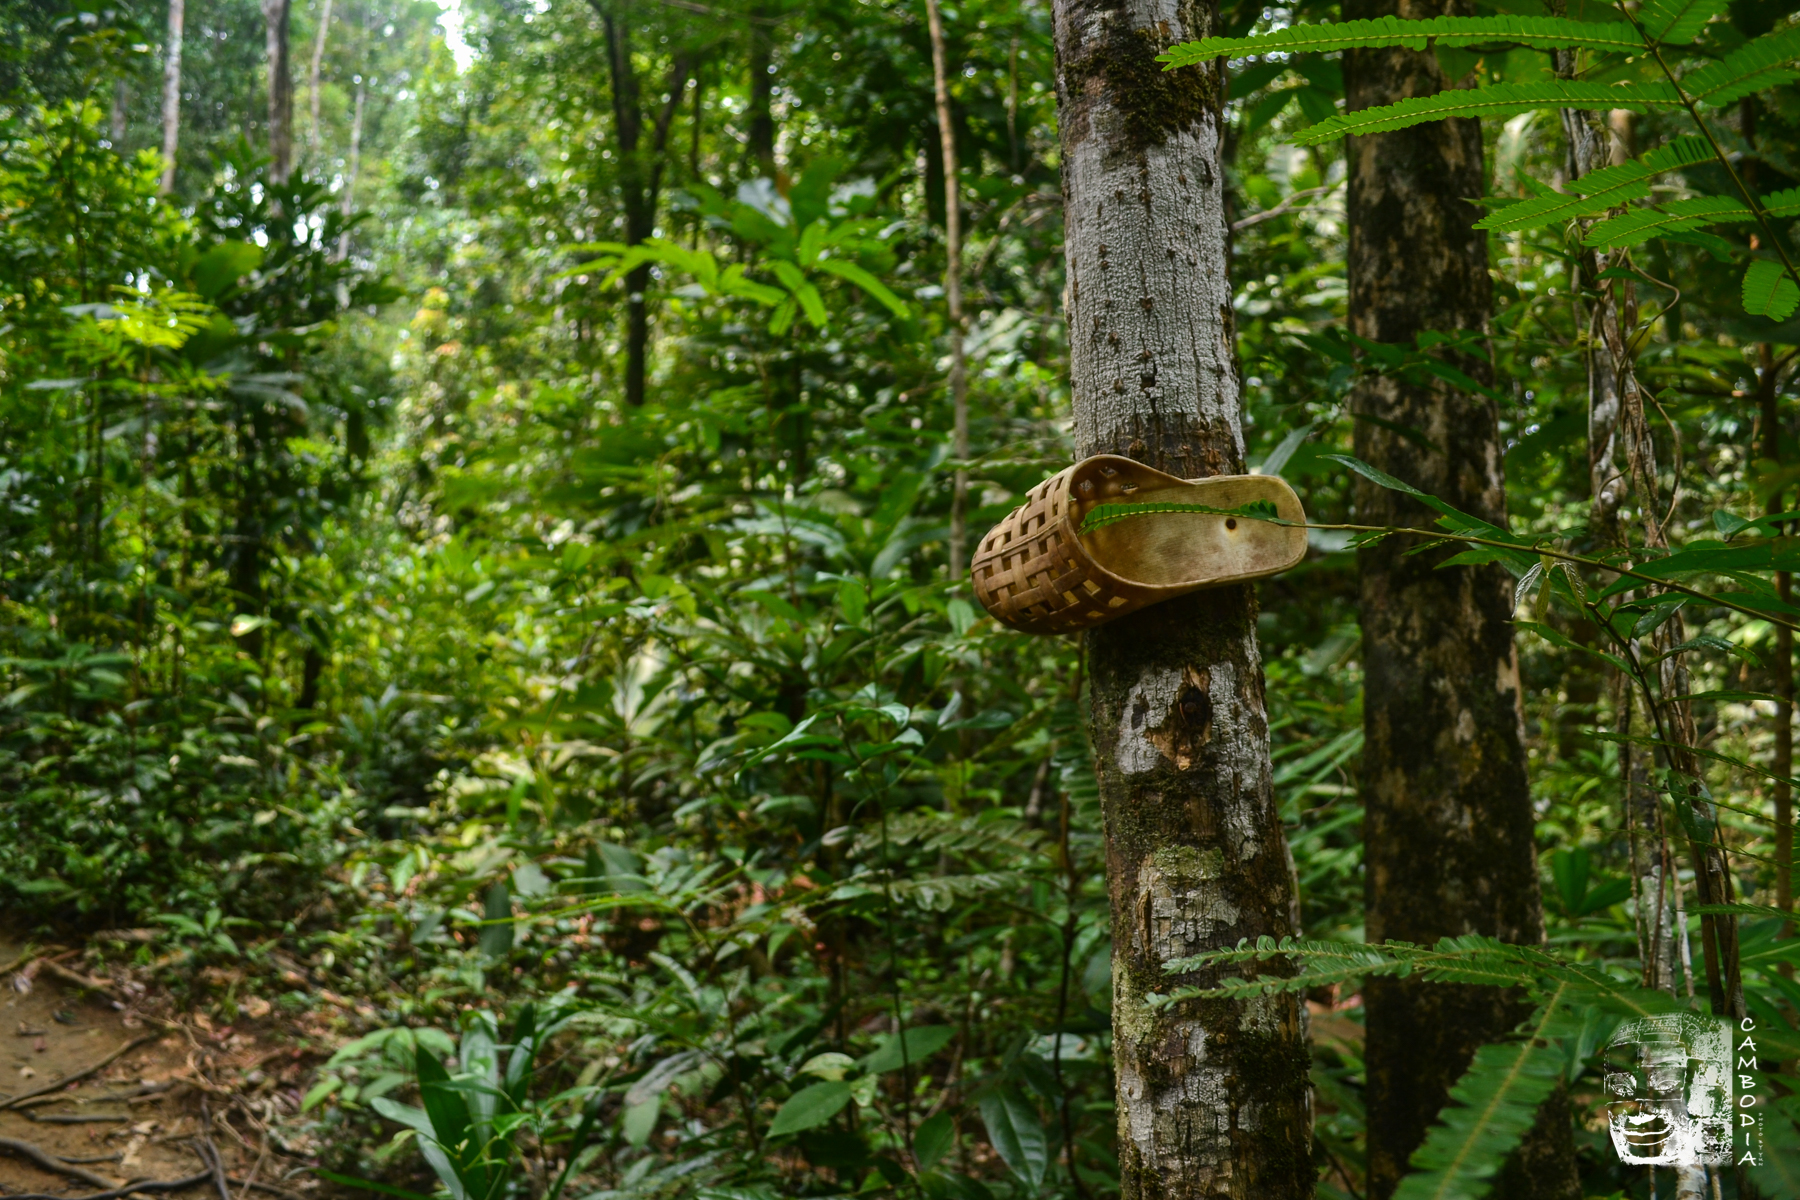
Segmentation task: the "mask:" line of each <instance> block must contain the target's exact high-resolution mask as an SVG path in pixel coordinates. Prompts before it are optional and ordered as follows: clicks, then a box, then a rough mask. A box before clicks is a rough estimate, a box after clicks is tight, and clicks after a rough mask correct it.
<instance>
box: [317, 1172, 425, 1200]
mask: <svg viewBox="0 0 1800 1200" xmlns="http://www.w3.org/2000/svg"><path fill="white" fill-rule="evenodd" d="M312 1173H313V1174H314V1175H317V1176H318V1177H319V1178H320V1179H323V1180H326V1181H328V1182H330V1183H337V1184H342V1185H343V1186H344V1187H352V1188H356V1189H357V1190H358V1191H363V1192H380V1193H381V1194H382V1195H384V1196H398V1197H400V1200H431V1197H430V1196H427V1195H425V1194H424V1193H423V1192H409V1191H407V1190H406V1189H405V1188H400V1187H395V1186H394V1185H393V1184H391V1183H378V1182H376V1181H375V1180H373V1179H358V1178H356V1177H355V1176H354V1175H339V1174H338V1173H337V1172H336V1171H327V1170H325V1169H324V1168H322V1167H314V1168H312Z"/></svg>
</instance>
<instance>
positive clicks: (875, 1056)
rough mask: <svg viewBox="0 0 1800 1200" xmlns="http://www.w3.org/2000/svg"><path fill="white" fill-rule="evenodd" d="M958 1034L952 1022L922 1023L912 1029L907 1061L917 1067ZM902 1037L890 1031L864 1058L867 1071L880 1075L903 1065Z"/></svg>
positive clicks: (906, 1047)
mask: <svg viewBox="0 0 1800 1200" xmlns="http://www.w3.org/2000/svg"><path fill="white" fill-rule="evenodd" d="M955 1036H956V1030H955V1029H954V1028H952V1027H951V1026H949V1025H919V1026H915V1027H914V1028H912V1029H908V1030H907V1031H906V1034H905V1039H906V1045H905V1050H906V1061H907V1062H908V1063H911V1064H912V1065H913V1066H914V1067H917V1066H918V1065H919V1064H920V1063H922V1062H924V1061H925V1060H926V1059H928V1058H930V1057H931V1056H932V1055H933V1054H936V1053H937V1052H938V1051H939V1050H942V1049H943V1048H944V1047H945V1046H947V1045H949V1044H950V1039H952V1038H954V1037H955ZM900 1051H901V1039H900V1038H897V1037H895V1036H894V1035H893V1034H891V1033H890V1034H888V1036H887V1037H885V1038H883V1039H882V1042H881V1045H879V1046H877V1047H876V1048H875V1050H874V1051H873V1052H872V1053H870V1054H867V1055H864V1056H863V1058H862V1059H861V1064H862V1069H863V1071H864V1073H865V1074H869V1075H880V1074H883V1073H885V1072H887V1071H898V1070H899V1069H900V1066H901V1057H900Z"/></svg>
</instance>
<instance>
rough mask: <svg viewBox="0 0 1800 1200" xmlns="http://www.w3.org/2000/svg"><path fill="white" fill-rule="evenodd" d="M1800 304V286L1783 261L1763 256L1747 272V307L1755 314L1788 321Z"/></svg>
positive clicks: (1750, 312)
mask: <svg viewBox="0 0 1800 1200" xmlns="http://www.w3.org/2000/svg"><path fill="white" fill-rule="evenodd" d="M1796 305H1800V287H1795V286H1794V281H1793V280H1792V279H1789V278H1788V273H1787V271H1786V270H1785V269H1784V268H1783V267H1782V266H1781V264H1779V263H1773V262H1770V261H1769V260H1767V259H1763V258H1759V259H1757V260H1756V261H1755V262H1753V263H1751V264H1750V269H1749V270H1748V271H1746V272H1744V311H1745V312H1747V313H1749V314H1750V315H1751V316H1753V317H1768V318H1769V319H1770V320H1773V321H1785V320H1787V319H1788V318H1789V317H1791V316H1793V315H1794V308H1795V306H1796Z"/></svg>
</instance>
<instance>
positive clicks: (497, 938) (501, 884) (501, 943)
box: [480, 880, 513, 958]
mask: <svg viewBox="0 0 1800 1200" xmlns="http://www.w3.org/2000/svg"><path fill="white" fill-rule="evenodd" d="M482 907H483V909H484V912H483V914H482V915H483V918H484V923H483V925H482V926H481V939H480V942H481V952H482V953H483V954H485V955H487V956H488V957H489V958H505V957H506V956H507V955H508V954H510V953H512V946H513V923H512V891H511V889H509V888H508V887H507V886H506V882H505V881H504V880H500V881H498V882H496V883H495V884H494V885H493V886H492V887H490V888H488V890H487V896H486V897H485V899H484V900H483V902H482Z"/></svg>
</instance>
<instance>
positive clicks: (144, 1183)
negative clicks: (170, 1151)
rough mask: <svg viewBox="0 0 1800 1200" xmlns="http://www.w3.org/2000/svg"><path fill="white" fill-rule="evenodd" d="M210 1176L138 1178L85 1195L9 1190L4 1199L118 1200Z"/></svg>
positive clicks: (199, 1181) (170, 1189) (186, 1185)
mask: <svg viewBox="0 0 1800 1200" xmlns="http://www.w3.org/2000/svg"><path fill="white" fill-rule="evenodd" d="M211 1178H212V1172H211V1171H202V1172H201V1173H200V1174H198V1175H190V1176H188V1177H187V1178H186V1179H140V1180H138V1181H137V1182H135V1183H128V1184H125V1185H124V1186H123V1187H116V1188H112V1189H110V1190H108V1191H104V1192H92V1193H90V1194H88V1195H86V1196H59V1195H57V1194H56V1193H55V1192H9V1193H7V1196H6V1200H119V1198H120V1197H121V1196H129V1195H131V1194H133V1193H134V1192H179V1191H181V1190H182V1189H184V1188H191V1187H199V1186H200V1185H201V1184H203V1183H205V1182H207V1181H208V1180H210V1179H211Z"/></svg>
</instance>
